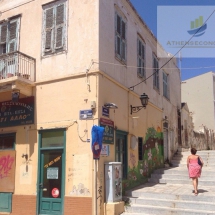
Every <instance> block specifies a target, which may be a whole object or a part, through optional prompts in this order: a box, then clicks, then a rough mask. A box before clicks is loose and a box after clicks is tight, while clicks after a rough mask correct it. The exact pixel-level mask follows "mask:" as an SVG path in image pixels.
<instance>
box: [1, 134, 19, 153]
mask: <svg viewBox="0 0 215 215" xmlns="http://www.w3.org/2000/svg"><path fill="white" fill-rule="evenodd" d="M2 137H3V138H4V137H13V138H14V141H13V147H11V148H5V149H1V148H0V151H5V150H15V141H16V133H6V134H0V139H1V138H2ZM0 144H1V142H0Z"/></svg>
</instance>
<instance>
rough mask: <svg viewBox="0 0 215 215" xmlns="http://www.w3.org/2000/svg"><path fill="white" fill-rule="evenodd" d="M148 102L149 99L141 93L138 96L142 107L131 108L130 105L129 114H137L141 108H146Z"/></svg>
mask: <svg viewBox="0 0 215 215" xmlns="http://www.w3.org/2000/svg"><path fill="white" fill-rule="evenodd" d="M148 100H149V97H148V96H147V95H146V94H145V93H143V94H142V95H141V96H140V101H141V104H142V106H135V107H133V106H132V105H131V114H132V113H137V112H138V111H140V110H141V109H142V108H146V106H147V104H148Z"/></svg>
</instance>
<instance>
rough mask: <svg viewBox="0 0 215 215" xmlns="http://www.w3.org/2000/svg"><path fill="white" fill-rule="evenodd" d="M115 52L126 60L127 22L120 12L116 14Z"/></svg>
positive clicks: (121, 58)
mask: <svg viewBox="0 0 215 215" xmlns="http://www.w3.org/2000/svg"><path fill="white" fill-rule="evenodd" d="M115 54H116V57H117V58H118V59H119V60H121V61H122V62H124V63H125V62H126V22H125V20H124V19H123V18H122V16H120V15H119V14H118V13H116V14H115Z"/></svg>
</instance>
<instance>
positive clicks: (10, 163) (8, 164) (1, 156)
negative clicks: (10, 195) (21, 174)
mask: <svg viewBox="0 0 215 215" xmlns="http://www.w3.org/2000/svg"><path fill="white" fill-rule="evenodd" d="M14 186H15V151H12V150H10V151H0V192H13V191H14Z"/></svg>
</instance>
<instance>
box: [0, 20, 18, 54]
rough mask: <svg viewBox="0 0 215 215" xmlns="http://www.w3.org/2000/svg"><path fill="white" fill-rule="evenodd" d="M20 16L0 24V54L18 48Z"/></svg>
mask: <svg viewBox="0 0 215 215" xmlns="http://www.w3.org/2000/svg"><path fill="white" fill-rule="evenodd" d="M19 23H20V18H16V19H11V20H9V21H7V22H3V23H1V24H0V55H1V54H5V53H10V52H14V51H17V50H18V40H19Z"/></svg>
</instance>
